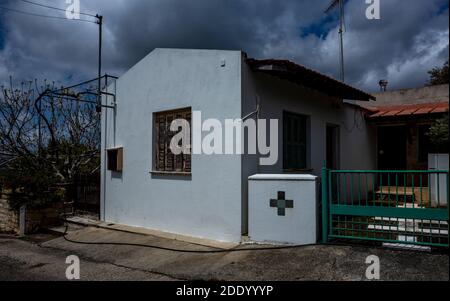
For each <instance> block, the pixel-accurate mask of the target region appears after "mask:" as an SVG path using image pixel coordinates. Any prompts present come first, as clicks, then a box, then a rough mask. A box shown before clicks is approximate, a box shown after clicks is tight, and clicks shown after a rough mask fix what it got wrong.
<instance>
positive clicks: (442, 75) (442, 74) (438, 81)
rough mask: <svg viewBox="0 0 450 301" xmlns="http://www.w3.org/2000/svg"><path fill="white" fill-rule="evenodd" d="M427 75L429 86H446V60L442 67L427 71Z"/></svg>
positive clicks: (447, 79)
mask: <svg viewBox="0 0 450 301" xmlns="http://www.w3.org/2000/svg"><path fill="white" fill-rule="evenodd" d="M428 74H429V75H430V80H429V82H428V85H429V86H434V85H443V84H448V83H449V75H448V60H447V61H446V62H445V63H444V65H443V66H442V67H435V68H433V69H431V70H430V71H428Z"/></svg>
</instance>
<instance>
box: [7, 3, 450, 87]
mask: <svg viewBox="0 0 450 301" xmlns="http://www.w3.org/2000/svg"><path fill="white" fill-rule="evenodd" d="M32 1H33V2H38V3H41V4H45V5H51V6H54V7H59V8H66V7H67V6H68V4H66V0H32ZM69 2H70V1H69ZM329 3H330V0H80V5H81V11H82V12H87V13H92V14H96V13H99V14H101V15H103V16H104V18H105V20H104V40H103V41H104V48H103V49H104V51H103V55H104V62H103V64H104V68H103V71H104V72H107V73H109V74H112V75H118V76H120V75H121V74H123V72H125V71H126V70H127V69H128V68H130V67H131V66H132V65H133V64H135V63H136V62H138V61H139V60H140V59H141V58H143V57H144V56H145V55H146V54H147V53H149V52H150V51H152V49H154V48H157V47H175V48H202V49H203V48H207V49H234V50H243V51H245V52H247V53H248V55H249V56H251V57H256V58H282V59H290V60H293V61H295V62H297V63H299V64H302V65H305V66H307V67H310V68H313V69H316V70H318V71H320V72H322V73H325V74H328V75H331V76H333V77H336V78H338V77H339V61H338V53H339V52H338V45H339V44H338V33H337V26H338V16H337V11H336V10H335V11H334V13H332V14H328V15H327V14H324V10H325V8H326V7H327V6H328V4H329ZM345 3H346V4H345V23H346V32H345V59H346V75H347V81H348V82H349V83H351V84H353V85H355V86H357V87H359V88H363V89H366V90H368V91H376V90H377V89H378V81H379V80H380V79H382V78H386V79H388V80H389V83H390V84H389V87H390V88H391V89H394V88H408V87H414V86H421V85H424V84H425V82H426V80H427V79H428V74H427V70H429V69H431V68H432V67H434V66H440V65H442V64H443V63H444V61H445V60H447V59H448V50H449V49H448V44H449V30H448V22H449V11H448V9H449V5H448V0H414V1H413V0H380V3H381V20H368V19H366V17H365V10H366V8H367V4H365V0H348V1H346V2H345ZM5 8H9V10H8V9H5ZM12 10H16V11H12ZM17 11H22V12H29V13H34V14H42V15H51V16H58V17H63V18H64V17H65V13H64V12H63V11H57V10H50V9H46V8H42V7H38V6H35V5H32V4H30V3H26V2H24V1H23V0H0V83H4V82H5V81H7V80H8V78H9V76H10V75H11V76H13V78H14V79H15V80H16V81H18V82H19V81H22V80H30V79H34V78H37V79H41V80H42V79H48V80H50V81H56V82H57V83H60V84H73V83H77V82H78V81H82V80H86V79H91V78H95V77H96V74H97V51H98V50H97V47H98V46H97V45H98V28H97V25H96V24H93V23H88V22H76V21H68V20H61V19H49V18H42V17H36V16H30V15H24V14H21V13H18V12H17ZM82 18H83V19H86V20H94V19H93V18H91V17H89V16H82Z"/></svg>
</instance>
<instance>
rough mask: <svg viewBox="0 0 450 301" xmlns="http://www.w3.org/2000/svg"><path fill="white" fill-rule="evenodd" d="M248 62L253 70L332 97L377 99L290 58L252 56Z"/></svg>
mask: <svg viewBox="0 0 450 301" xmlns="http://www.w3.org/2000/svg"><path fill="white" fill-rule="evenodd" d="M247 63H248V64H249V66H250V68H251V69H252V70H253V71H256V72H263V73H267V74H270V75H273V76H276V77H279V78H281V79H285V80H289V81H291V82H294V83H297V84H300V85H302V86H305V87H308V88H311V89H314V90H316V91H319V92H322V93H324V94H327V95H329V96H332V97H337V98H341V99H351V100H361V101H370V100H375V99H376V98H375V97H374V96H372V95H370V94H369V93H366V92H364V91H362V90H359V89H357V88H354V87H352V86H350V85H347V84H345V83H343V82H341V81H338V80H336V79H334V78H331V77H329V76H326V75H324V74H321V73H319V72H317V71H314V70H311V69H308V68H306V67H304V66H302V65H299V64H296V63H293V62H291V61H288V60H274V59H269V60H256V59H251V58H250V59H247Z"/></svg>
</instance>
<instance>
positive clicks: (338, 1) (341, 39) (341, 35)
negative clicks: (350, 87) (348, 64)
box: [325, 0, 345, 82]
mask: <svg viewBox="0 0 450 301" xmlns="http://www.w3.org/2000/svg"><path fill="white" fill-rule="evenodd" d="M338 4H339V61H340V69H341V70H340V75H341V77H340V78H341V81H342V82H345V71H344V69H345V67H344V0H333V1H331V3H330V5H328V7H327V9H326V10H325V13H328V12H330V11H331V10H332V9H333V8H334V7H336V6H337V5H338Z"/></svg>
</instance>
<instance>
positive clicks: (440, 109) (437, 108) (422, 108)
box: [368, 102, 449, 119]
mask: <svg viewBox="0 0 450 301" xmlns="http://www.w3.org/2000/svg"><path fill="white" fill-rule="evenodd" d="M448 107H449V106H448V102H432V103H422V104H404V105H395V106H379V107H373V108H371V109H370V110H371V111H372V112H373V113H372V114H371V115H369V116H368V117H369V118H370V119H375V118H386V117H406V116H412V115H426V114H437V113H446V112H448Z"/></svg>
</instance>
